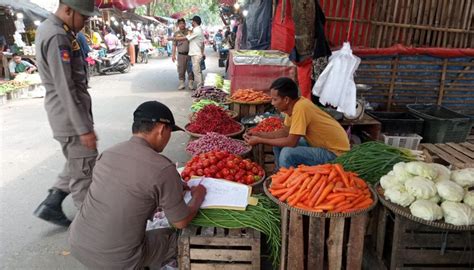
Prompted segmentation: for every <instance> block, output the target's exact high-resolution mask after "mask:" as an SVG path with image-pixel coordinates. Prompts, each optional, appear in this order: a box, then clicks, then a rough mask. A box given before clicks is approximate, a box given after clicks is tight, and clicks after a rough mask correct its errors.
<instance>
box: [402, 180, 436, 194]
mask: <svg viewBox="0 0 474 270" xmlns="http://www.w3.org/2000/svg"><path fill="white" fill-rule="evenodd" d="M405 188H406V190H407V192H408V193H409V194H410V195H412V196H415V197H416V198H417V199H425V200H427V199H429V198H431V197H433V196H434V195H436V192H437V190H436V186H435V184H434V183H433V181H431V180H429V179H426V178H424V177H421V176H415V177H413V178H410V179H408V180H407V181H406V182H405Z"/></svg>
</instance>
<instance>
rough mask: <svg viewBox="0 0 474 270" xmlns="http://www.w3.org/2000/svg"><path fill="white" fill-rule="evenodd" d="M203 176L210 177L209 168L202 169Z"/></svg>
mask: <svg viewBox="0 0 474 270" xmlns="http://www.w3.org/2000/svg"><path fill="white" fill-rule="evenodd" d="M204 175H205V176H209V175H211V170H210V169H209V168H204Z"/></svg>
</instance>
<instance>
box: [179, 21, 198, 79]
mask: <svg viewBox="0 0 474 270" xmlns="http://www.w3.org/2000/svg"><path fill="white" fill-rule="evenodd" d="M192 25H193V30H192V31H191V32H190V33H189V34H188V35H187V36H186V37H175V38H174V40H176V41H181V40H186V39H187V40H189V53H188V55H189V56H191V62H192V64H193V73H194V80H195V81H196V83H197V87H198V88H199V87H201V86H202V85H203V77H202V70H201V60H202V58H203V56H204V53H203V52H204V33H203V31H202V28H201V17H199V16H194V17H193V19H192Z"/></svg>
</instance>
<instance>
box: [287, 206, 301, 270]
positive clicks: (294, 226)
mask: <svg viewBox="0 0 474 270" xmlns="http://www.w3.org/2000/svg"><path fill="white" fill-rule="evenodd" d="M288 238H289V239H291V241H290V242H289V245H288V267H287V269H292V270H304V241H303V239H304V238H303V215H301V214H298V213H296V212H294V211H293V212H292V211H290V228H289V234H288Z"/></svg>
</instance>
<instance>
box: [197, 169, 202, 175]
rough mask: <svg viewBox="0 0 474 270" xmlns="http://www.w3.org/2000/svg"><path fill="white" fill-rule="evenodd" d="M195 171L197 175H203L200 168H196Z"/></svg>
mask: <svg viewBox="0 0 474 270" xmlns="http://www.w3.org/2000/svg"><path fill="white" fill-rule="evenodd" d="M196 173H197V175H199V176H202V175H204V171H203V170H202V169H198V170H197V172H196Z"/></svg>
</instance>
